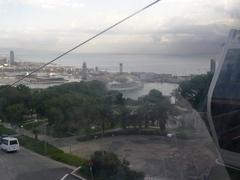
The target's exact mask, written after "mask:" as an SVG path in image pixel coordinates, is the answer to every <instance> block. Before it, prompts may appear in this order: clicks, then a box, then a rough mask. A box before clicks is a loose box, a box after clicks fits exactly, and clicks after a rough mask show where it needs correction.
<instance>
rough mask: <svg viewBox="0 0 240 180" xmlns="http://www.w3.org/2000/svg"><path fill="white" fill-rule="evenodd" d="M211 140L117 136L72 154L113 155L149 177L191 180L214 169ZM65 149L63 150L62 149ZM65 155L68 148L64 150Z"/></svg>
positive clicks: (81, 144)
mask: <svg viewBox="0 0 240 180" xmlns="http://www.w3.org/2000/svg"><path fill="white" fill-rule="evenodd" d="M209 144H211V146H214V145H213V144H212V142H211V140H210V139H206V138H197V139H190V140H183V139H174V138H173V139H169V138H167V137H159V136H140V135H134V136H116V137H107V138H103V139H95V140H92V141H87V142H79V143H77V144H75V145H72V147H71V151H72V153H73V154H76V155H79V156H81V157H89V156H90V155H91V154H92V153H93V152H95V151H97V150H105V151H112V152H114V153H116V154H118V155H119V157H120V158H125V159H127V160H128V161H129V162H130V164H131V166H130V167H131V168H133V169H135V170H138V171H143V172H145V173H146V175H147V176H149V177H155V178H156V177H158V178H167V179H177V180H179V179H180V178H182V180H188V179H189V180H190V179H200V178H201V177H202V176H203V175H204V174H207V173H208V172H209V170H210V168H211V167H212V166H213V165H214V162H215V158H216V154H215V153H214V152H213V151H212V150H211V149H209ZM63 149H64V148H63ZM64 150H66V151H68V147H65V149H64Z"/></svg>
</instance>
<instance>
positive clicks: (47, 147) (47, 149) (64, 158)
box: [18, 136, 86, 167]
mask: <svg viewBox="0 0 240 180" xmlns="http://www.w3.org/2000/svg"><path fill="white" fill-rule="evenodd" d="M18 139H19V143H20V145H22V146H24V147H25V148H27V149H30V150H32V151H34V152H36V153H38V154H41V155H44V156H47V157H49V158H51V159H54V160H56V161H59V162H62V163H65V164H68V165H71V166H76V167H77V166H82V165H84V164H85V163H86V160H84V159H82V158H80V157H78V156H75V155H72V154H69V153H65V152H63V151H62V150H60V149H58V148H57V147H55V146H53V145H51V144H49V143H47V142H45V141H39V140H36V139H33V138H30V137H28V136H20V137H18Z"/></svg>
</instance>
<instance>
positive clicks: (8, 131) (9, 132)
mask: <svg viewBox="0 0 240 180" xmlns="http://www.w3.org/2000/svg"><path fill="white" fill-rule="evenodd" d="M2 134H6V135H12V134H16V132H15V131H14V130H12V129H8V128H6V127H4V126H3V125H0V135H2Z"/></svg>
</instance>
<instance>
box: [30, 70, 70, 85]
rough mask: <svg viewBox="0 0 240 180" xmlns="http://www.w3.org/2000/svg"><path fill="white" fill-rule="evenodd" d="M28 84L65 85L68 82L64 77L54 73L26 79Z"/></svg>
mask: <svg viewBox="0 0 240 180" xmlns="http://www.w3.org/2000/svg"><path fill="white" fill-rule="evenodd" d="M26 81H27V83H30V84H49V85H56V84H63V83H66V82H68V80H66V79H65V78H64V77H63V76H59V75H56V74H54V73H50V74H38V75H35V76H32V77H30V78H27V79H26Z"/></svg>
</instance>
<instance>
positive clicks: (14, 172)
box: [0, 147, 72, 180]
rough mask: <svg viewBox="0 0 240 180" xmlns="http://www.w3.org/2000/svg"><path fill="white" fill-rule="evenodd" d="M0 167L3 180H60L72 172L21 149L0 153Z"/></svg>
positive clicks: (60, 164) (69, 168)
mask: <svg viewBox="0 0 240 180" xmlns="http://www.w3.org/2000/svg"><path fill="white" fill-rule="evenodd" d="M0 167H1V168H0V179H3V180H33V179H34V180H60V179H61V178H62V177H63V176H64V175H65V174H66V173H70V172H71V171H72V168H71V167H68V166H66V165H64V164H62V163H58V162H56V161H54V160H51V159H48V158H46V157H43V156H40V155H38V154H35V153H33V152H31V151H29V150H27V149H24V148H22V147H21V149H20V151H19V152H17V153H6V152H3V151H0Z"/></svg>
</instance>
